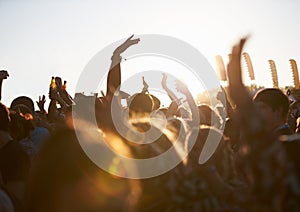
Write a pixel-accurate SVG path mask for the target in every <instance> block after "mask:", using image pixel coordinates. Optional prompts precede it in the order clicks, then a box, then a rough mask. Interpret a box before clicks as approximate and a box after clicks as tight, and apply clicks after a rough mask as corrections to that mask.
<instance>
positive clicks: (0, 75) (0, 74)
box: [0, 70, 9, 101]
mask: <svg viewBox="0 0 300 212" xmlns="http://www.w3.org/2000/svg"><path fill="white" fill-rule="evenodd" d="M7 77H9V75H8V73H7V71H5V70H1V71H0V101H1V99H2V83H3V80H4V79H7Z"/></svg>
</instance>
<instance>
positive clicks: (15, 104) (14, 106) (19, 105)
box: [10, 96, 34, 115]
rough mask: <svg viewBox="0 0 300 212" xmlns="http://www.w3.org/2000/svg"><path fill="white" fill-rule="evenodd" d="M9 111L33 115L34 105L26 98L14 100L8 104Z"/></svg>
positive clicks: (20, 97)
mask: <svg viewBox="0 0 300 212" xmlns="http://www.w3.org/2000/svg"><path fill="white" fill-rule="evenodd" d="M10 109H11V110H14V111H16V112H19V113H23V114H25V113H30V114H31V115H34V103H33V101H32V99H31V98H29V97H27V96H19V97H17V98H15V99H14V100H13V101H12V102H11V104H10Z"/></svg>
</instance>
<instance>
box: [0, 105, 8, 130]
mask: <svg viewBox="0 0 300 212" xmlns="http://www.w3.org/2000/svg"><path fill="white" fill-rule="evenodd" d="M9 123H10V117H9V111H8V109H7V107H6V106H5V105H4V104H2V103H1V102H0V130H3V131H8V129H9Z"/></svg>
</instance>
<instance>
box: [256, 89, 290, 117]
mask: <svg viewBox="0 0 300 212" xmlns="http://www.w3.org/2000/svg"><path fill="white" fill-rule="evenodd" d="M253 100H254V102H263V103H265V104H266V105H268V106H269V107H271V108H272V110H273V111H275V110H278V109H282V114H281V115H282V117H284V118H286V117H287V115H288V112H289V106H290V102H289V99H288V97H287V96H286V95H285V94H284V93H283V92H282V91H281V90H280V89H277V88H266V89H263V90H260V91H259V92H257V94H256V95H255V96H254V98H253Z"/></svg>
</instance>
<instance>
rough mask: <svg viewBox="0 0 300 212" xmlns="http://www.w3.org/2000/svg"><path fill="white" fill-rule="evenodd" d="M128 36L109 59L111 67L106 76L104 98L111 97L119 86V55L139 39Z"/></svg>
mask: <svg viewBox="0 0 300 212" xmlns="http://www.w3.org/2000/svg"><path fill="white" fill-rule="evenodd" d="M132 38H133V35H132V36H130V37H129V38H128V39H127V40H126V41H125V42H124V43H122V44H121V45H120V46H119V47H118V48H116V49H115V51H114V53H113V55H112V57H111V66H110V70H109V72H108V76H107V87H106V96H112V95H113V94H114V92H115V91H116V90H117V89H119V87H120V85H121V66H120V63H121V59H122V57H121V54H122V53H123V52H124V51H125V50H126V49H128V48H129V47H130V46H132V45H135V44H137V43H138V42H139V41H140V39H132Z"/></svg>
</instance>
